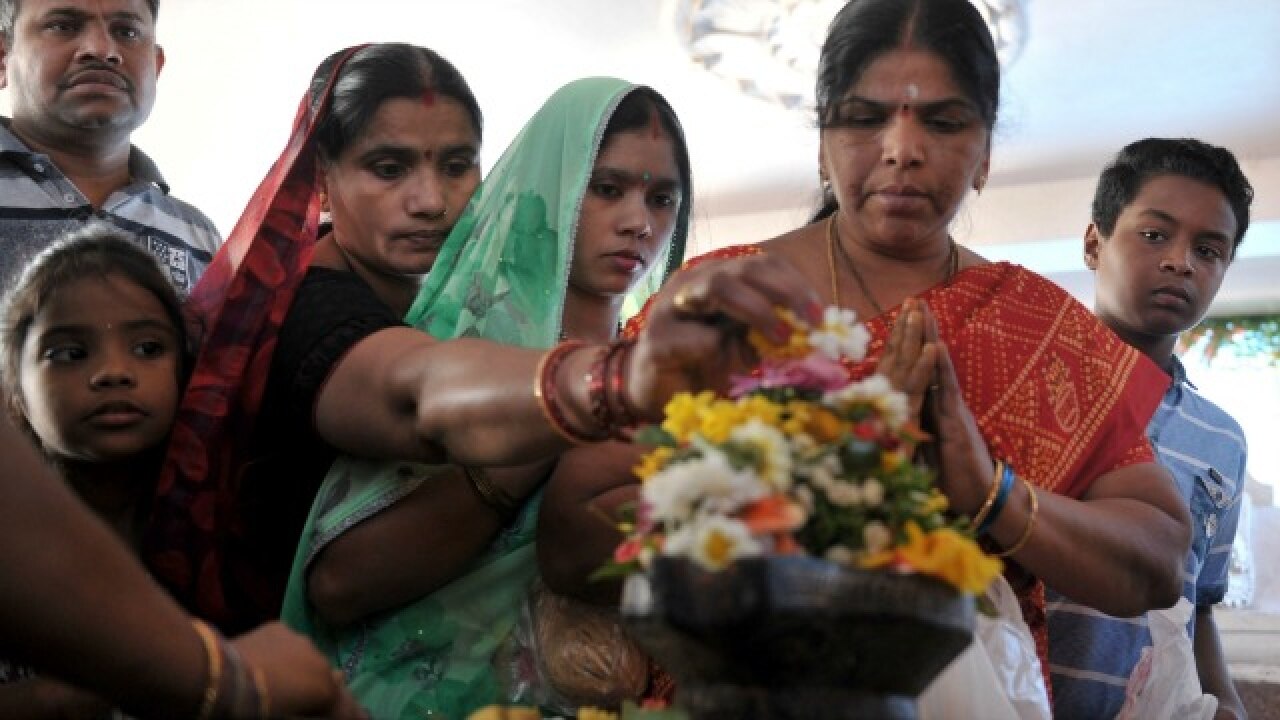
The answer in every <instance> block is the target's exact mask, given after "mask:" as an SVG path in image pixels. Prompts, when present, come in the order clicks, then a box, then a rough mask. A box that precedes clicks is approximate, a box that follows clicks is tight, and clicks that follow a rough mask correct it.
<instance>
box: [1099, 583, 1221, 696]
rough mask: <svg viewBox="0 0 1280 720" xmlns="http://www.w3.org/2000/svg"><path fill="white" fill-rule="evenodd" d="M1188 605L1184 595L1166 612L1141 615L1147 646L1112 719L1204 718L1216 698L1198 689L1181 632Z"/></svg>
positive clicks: (1187, 643)
mask: <svg viewBox="0 0 1280 720" xmlns="http://www.w3.org/2000/svg"><path fill="white" fill-rule="evenodd" d="M1192 612H1194V608H1192V607H1191V602H1190V601H1188V600H1187V599H1186V598H1181V599H1179V600H1178V604H1177V605H1174V606H1173V607H1171V608H1169V609H1167V610H1153V611H1151V612H1149V613H1147V627H1148V628H1149V629H1150V630H1151V647H1148V648H1143V649H1142V657H1141V659H1139V660H1138V664H1137V665H1136V666H1135V667H1134V668H1133V673H1132V674H1131V675H1130V676H1129V684H1128V685H1127V686H1125V690H1124V695H1125V697H1124V706H1123V707H1121V708H1120V714H1119V715H1116V720H1209V719H1210V718H1212V717H1213V715H1214V713H1215V712H1217V710H1218V698H1216V697H1214V696H1212V695H1206V694H1204V693H1202V692H1201V690H1200V677H1199V675H1197V673H1196V658H1195V653H1194V652H1193V650H1192V647H1191V637H1190V636H1189V635H1187V623H1188V622H1189V621H1190V620H1191V613H1192Z"/></svg>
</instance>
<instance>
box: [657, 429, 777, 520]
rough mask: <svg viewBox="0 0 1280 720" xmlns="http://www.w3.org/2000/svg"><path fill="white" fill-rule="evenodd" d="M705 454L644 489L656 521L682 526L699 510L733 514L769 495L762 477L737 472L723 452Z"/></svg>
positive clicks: (663, 474)
mask: <svg viewBox="0 0 1280 720" xmlns="http://www.w3.org/2000/svg"><path fill="white" fill-rule="evenodd" d="M702 452H703V454H702V456H701V457H698V458H694V459H691V460H686V461H684V462H678V463H672V464H671V465H668V466H667V467H665V468H663V469H662V470H661V471H660V472H657V473H654V474H653V475H652V476H651V477H650V478H649V479H648V481H646V482H645V484H644V485H643V486H642V487H641V491H640V492H641V497H642V499H643V500H644V502H645V503H646V504H647V505H648V506H649V509H650V512H651V513H652V514H653V518H654V519H655V520H658V521H662V522H671V523H676V524H679V523H684V522H688V521H689V519H690V518H691V517H692V515H693V514H694V511H695V510H702V511H715V512H726V513H728V512H733V511H734V510H737V509H738V508H739V507H741V506H742V505H743V504H744V503H748V502H751V501H752V500H756V499H758V498H761V497H763V496H764V495H765V494H766V493H767V492H768V487H767V486H765V484H764V483H763V482H762V481H761V480H760V478H758V477H756V476H755V474H753V473H751V472H743V471H739V470H735V469H734V468H733V466H732V465H731V464H730V463H729V459H728V458H726V457H725V456H724V454H723V453H721V452H720V451H718V450H716V449H714V448H711V447H709V446H708V447H704V448H703V450H702Z"/></svg>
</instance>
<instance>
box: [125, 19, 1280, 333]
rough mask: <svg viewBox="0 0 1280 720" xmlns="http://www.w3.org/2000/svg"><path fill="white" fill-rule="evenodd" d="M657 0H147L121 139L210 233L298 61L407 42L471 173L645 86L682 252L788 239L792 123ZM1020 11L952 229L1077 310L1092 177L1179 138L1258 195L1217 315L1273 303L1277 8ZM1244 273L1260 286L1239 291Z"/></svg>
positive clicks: (794, 216) (295, 84)
mask: <svg viewBox="0 0 1280 720" xmlns="http://www.w3.org/2000/svg"><path fill="white" fill-rule="evenodd" d="M676 1H677V0H354V1H353V0H164V2H163V3H162V7H161V12H160V25H159V30H158V32H159V37H160V41H161V43H162V44H163V45H164V46H165V49H166V51H167V55H168V64H167V65H166V67H165V69H164V72H163V74H162V75H161V81H160V94H159V101H158V102H157V105H156V109H155V112H154V113H153V115H152V118H151V120H150V121H149V122H148V123H147V125H146V126H144V127H143V128H142V130H140V131H139V132H138V133H137V135H136V136H135V140H136V141H137V143H138V144H139V145H140V146H142V147H144V148H145V149H146V150H147V151H148V152H149V153H151V154H152V155H153V157H155V158H156V159H157V160H158V162H159V163H160V165H161V168H162V169H163V171H164V172H165V174H166V176H167V177H168V179H169V181H170V182H171V184H172V185H173V187H174V191H175V193H177V194H179V195H180V196H181V197H183V198H185V199H188V200H190V201H191V202H193V203H195V204H197V205H199V206H200V207H201V208H203V209H204V210H205V211H206V212H207V213H208V214H209V215H210V216H211V217H212V218H213V219H214V221H215V222H216V223H217V224H218V226H219V227H220V228H221V229H222V230H223V232H224V233H225V232H228V231H230V229H231V226H232V224H233V223H234V221H235V219H236V217H237V216H238V215H239V213H240V210H241V209H242V208H243V206H244V203H245V201H246V200H247V198H248V197H249V195H250V194H251V193H252V191H253V189H254V188H255V187H256V185H257V182H258V181H259V180H260V179H261V177H262V176H263V174H264V173H265V172H266V170H267V168H268V167H269V166H270V164H271V162H272V161H273V160H274V159H275V157H276V156H277V154H278V153H279V151H280V149H281V147H282V145H283V142H284V140H285V137H286V133H287V132H288V128H289V125H290V123H291V121H292V119H293V115H294V111H295V109H296V107H297V102H298V100H299V98H300V97H301V95H302V92H303V90H304V88H305V86H306V82H307V80H308V78H309V77H310V74H311V71H312V69H313V68H314V67H315V65H316V63H317V62H319V61H320V60H321V59H322V58H323V57H325V56H326V55H327V54H328V53H330V52H332V51H333V50H335V49H338V48H339V47H342V46H345V45H349V44H354V43H359V42H367V41H390V40H395V41H407V42H413V43H417V44H422V45H427V46H429V47H432V48H434V49H435V50H437V51H439V52H440V53H441V54H443V55H444V56H445V57H447V58H449V59H450V60H451V61H452V62H453V63H454V64H455V65H457V67H458V68H459V69H460V70H461V71H462V73H463V74H464V75H465V76H466V77H467V79H468V81H469V82H470V84H471V86H472V89H473V90H474V91H475V93H476V95H477V97H478V99H479V101H480V104H481V107H482V108H483V110H484V114H485V120H486V132H485V140H486V144H485V148H486V149H485V153H484V155H485V159H486V160H487V161H490V162H491V161H493V160H494V159H496V158H497V156H498V155H499V154H500V153H501V150H502V148H503V147H505V146H506V144H507V142H508V141H509V140H510V138H511V137H513V136H514V135H515V133H516V131H517V130H518V129H519V127H520V126H521V125H522V124H523V122H524V120H525V119H526V118H527V117H528V116H529V115H530V114H531V113H532V112H533V111H534V110H535V109H536V108H537V107H538V105H539V104H540V103H541V102H542V100H543V99H545V98H546V97H547V96H548V95H549V94H550V93H551V92H552V91H553V90H554V89H555V88H557V87H559V86H560V85H561V84H563V83H564V82H566V81H568V80H571V79H574V78H577V77H581V76H585V75H616V76H619V77H623V78H626V79H628V80H632V81H635V82H641V83H645V84H649V85H652V86H654V87H655V88H657V89H658V90H659V91H661V92H662V93H663V94H665V95H666V96H667V97H668V99H670V100H671V102H672V104H673V105H674V106H675V108H676V111H677V113H678V114H679V115H680V117H681V119H682V121H683V122H684V124H685V127H686V129H687V133H688V140H689V144H690V149H691V154H692V159H693V165H694V177H695V186H696V200H695V214H696V216H697V218H698V224H697V226H696V228H695V232H696V235H695V241H696V244H697V247H699V248H706V247H709V246H712V245H721V244H727V243H730V242H750V241H754V240H759V239H763V238H765V237H768V236H769V235H771V234H773V233H775V232H778V231H781V230H783V229H786V228H787V227H789V226H794V224H796V223H798V222H800V221H802V220H803V218H804V216H805V213H806V211H807V210H808V209H809V208H810V207H811V205H812V204H813V201H814V200H815V198H816V187H817V183H816V176H817V168H816V155H817V134H816V131H815V130H814V129H813V128H812V121H811V119H809V118H804V117H800V116H796V115H792V114H789V113H787V112H786V111H784V110H782V109H781V108H778V107H774V106H771V105H767V104H766V103H764V102H763V101H759V100H755V99H752V98H748V97H745V96H741V95H739V94H738V93H737V92H736V91H735V90H734V89H733V88H732V87H730V86H729V85H728V84H727V83H726V82H724V81H722V80H720V79H718V78H716V77H714V76H711V75H710V74H708V73H706V72H705V71H703V70H701V69H700V68H698V67H697V66H695V65H693V64H692V63H691V62H690V61H689V60H688V59H687V56H686V55H685V53H684V51H683V48H682V46H681V44H680V40H679V38H678V37H677V35H676V32H675V30H674V27H675V22H674V17H675V3H676ZM1027 10H1028V14H1029V23H1028V26H1029V33H1028V38H1029V39H1028V41H1027V44H1026V47H1025V49H1024V51H1023V53H1022V55H1021V57H1020V58H1019V59H1018V61H1017V62H1016V64H1015V65H1014V66H1013V67H1012V68H1011V69H1010V70H1009V71H1008V72H1007V73H1006V83H1005V86H1004V88H1003V102H1002V116H1001V123H1000V127H999V129H998V131H997V139H996V147H995V152H994V158H993V162H994V165H993V173H992V178H991V186H990V188H989V189H988V191H987V192H985V193H984V194H983V196H982V197H981V198H980V199H978V200H977V201H975V202H973V203H971V205H970V207H969V208H968V209H967V210H966V211H965V212H964V213H963V217H962V219H961V222H960V223H959V224H960V226H961V227H958V228H957V231H956V232H957V235H958V236H960V237H962V238H964V239H966V241H968V242H970V243H972V244H975V245H982V246H983V247H982V248H981V251H983V252H986V253H987V254H988V255H990V256H992V257H1010V258H1013V259H1017V260H1019V261H1021V262H1024V264H1027V265H1029V266H1031V267H1033V268H1035V269H1039V270H1042V271H1044V272H1047V273H1050V274H1051V275H1052V276H1053V277H1054V278H1055V279H1059V280H1060V281H1061V282H1063V283H1064V284H1066V285H1068V286H1069V287H1071V288H1072V289H1073V290H1074V291H1076V292H1077V293H1078V294H1080V295H1081V296H1082V297H1087V295H1088V294H1089V292H1090V291H1089V289H1088V278H1087V275H1086V274H1084V273H1080V272H1076V273H1074V274H1073V273H1072V272H1071V271H1073V270H1076V269H1077V268H1079V267H1080V263H1079V262H1078V259H1079V252H1078V250H1076V249H1075V248H1076V245H1075V243H1076V239H1077V238H1078V237H1079V236H1080V231H1081V230H1083V228H1084V226H1085V224H1086V223H1087V219H1088V203H1089V198H1090V197H1091V194H1092V177H1093V175H1094V174H1095V173H1096V172H1097V171H1098V169H1099V168H1100V167H1101V166H1102V164H1103V163H1104V162H1105V161H1106V159H1107V157H1108V156H1109V155H1111V154H1112V153H1114V152H1115V151H1116V150H1118V149H1119V148H1120V147H1121V146H1122V145H1124V144H1125V143H1127V142H1129V141H1132V140H1134V139H1137V138H1139V137H1143V136H1147V135H1192V136H1197V137H1201V138H1203V139H1206V140H1209V141H1211V142H1215V143H1218V144H1222V145H1226V146H1228V147H1230V148H1231V149H1232V150H1234V151H1235V152H1236V153H1237V155H1238V156H1239V157H1240V158H1241V159H1242V160H1243V161H1244V164H1245V169H1246V172H1247V173H1248V174H1249V175H1250V178H1251V179H1252V180H1253V181H1254V184H1255V186H1257V188H1258V191H1259V192H1258V200H1257V201H1256V203H1255V215H1256V218H1257V221H1258V222H1257V223H1256V226H1255V229H1254V230H1252V231H1251V232H1250V235H1249V236H1248V237H1247V238H1246V241H1245V242H1246V245H1245V249H1246V250H1247V252H1243V253H1242V257H1241V259H1240V260H1239V261H1238V262H1237V263H1236V267H1234V268H1233V269H1232V273H1231V275H1229V276H1228V282H1227V285H1226V286H1225V287H1224V290H1223V293H1222V298H1223V300H1224V303H1223V304H1222V307H1226V308H1229V309H1237V308H1239V307H1248V308H1258V307H1262V306H1268V307H1270V308H1271V309H1274V310H1277V311H1280V288H1276V287H1275V286H1274V285H1275V284H1274V282H1272V281H1271V279H1272V278H1274V277H1276V276H1277V273H1278V272H1280V0H1217V1H1206V0H1027ZM1255 268H1256V272H1255ZM1258 273H1260V275H1259V276H1258V278H1257V280H1258V281H1262V282H1261V284H1259V283H1258V282H1255V280H1252V279H1250V278H1252V277H1253V275H1254V274H1258ZM1081 283H1084V284H1083V285H1082V284H1081ZM1218 309H1221V308H1218Z"/></svg>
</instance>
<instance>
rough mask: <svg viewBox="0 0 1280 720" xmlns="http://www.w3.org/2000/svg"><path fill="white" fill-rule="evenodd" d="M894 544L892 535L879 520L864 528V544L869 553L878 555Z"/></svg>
mask: <svg viewBox="0 0 1280 720" xmlns="http://www.w3.org/2000/svg"><path fill="white" fill-rule="evenodd" d="M892 542H893V535H892V533H890V532H889V528H887V527H885V524H884V523H882V522H880V521H879V520H872V521H871V522H869V523H867V524H866V525H863V526H862V544H863V546H864V547H865V548H866V551H867V552H869V553H878V552H880V551H881V550H886V549H888V547H889V544H890V543H892Z"/></svg>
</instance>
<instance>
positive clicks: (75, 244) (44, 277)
mask: <svg viewBox="0 0 1280 720" xmlns="http://www.w3.org/2000/svg"><path fill="white" fill-rule="evenodd" d="M113 275H114V276H119V277H122V278H124V279H126V280H128V281H130V282H132V283H133V284H135V285H137V286H138V287H140V288H142V289H143V290H146V291H148V292H150V293H151V294H152V295H154V296H155V297H156V299H157V300H159V301H160V304H161V305H162V306H163V307H164V309H165V314H166V315H168V317H169V320H170V321H171V322H172V323H173V329H174V332H175V333H176V334H177V338H178V347H179V348H180V359H179V363H178V367H179V371H178V373H179V377H178V378H177V382H178V383H179V384H185V383H186V379H187V373H188V372H189V371H190V367H191V359H192V352H191V348H190V347H189V346H188V341H187V337H188V335H187V332H186V325H185V323H184V322H183V315H182V302H181V301H180V300H179V299H178V294H177V292H176V291H175V290H174V288H173V285H171V284H170V283H169V280H168V279H167V278H166V277H165V274H164V271H163V270H162V269H161V268H160V265H159V264H158V263H157V262H156V258H155V257H154V256H152V255H151V254H150V253H148V252H147V251H146V250H143V249H142V248H141V247H139V246H138V245H136V244H135V243H134V242H132V241H131V240H130V239H129V238H128V236H127V235H125V234H123V233H121V232H120V231H118V230H116V229H114V228H111V227H109V226H106V225H91V226H89V227H87V228H85V229H83V230H79V231H76V232H73V233H71V234H68V235H66V236H64V237H62V238H61V239H59V240H58V241H56V242H55V243H53V244H52V245H50V246H49V247H48V248H46V249H45V250H43V251H42V252H41V253H40V254H39V255H37V256H35V257H34V258H33V259H32V260H31V262H30V263H28V264H27V266H26V267H25V268H23V270H22V273H21V275H19V277H18V281H17V282H16V283H15V284H14V285H13V287H12V288H11V289H10V290H9V292H8V294H7V295H6V296H5V299H4V303H3V305H2V306H0V307H2V309H0V392H3V394H4V402H5V405H6V408H7V410H8V412H9V415H10V417H12V418H13V421H14V422H15V423H16V424H17V425H18V426H19V427H21V428H23V430H25V431H26V432H27V434H28V435H30V436H31V437H32V438H33V439H34V440H35V441H36V443H37V444H38V445H40V446H41V447H43V446H44V443H42V442H40V438H38V437H36V435H35V433H34V431H33V430H32V429H31V424H30V423H29V422H28V421H27V416H26V410H25V408H24V403H23V398H22V378H21V377H20V373H21V368H22V347H23V345H24V344H25V343H26V341H27V332H28V331H29V330H30V329H31V324H32V323H33V322H35V319H36V316H37V315H39V314H40V310H41V309H42V308H43V307H44V306H45V305H46V304H47V303H48V302H49V299H50V298H52V297H53V295H54V293H57V292H58V291H59V290H60V289H61V288H64V287H66V286H67V285H70V284H71V283H74V282H77V281H79V280H82V279H84V278H87V277H93V278H106V277H109V276H113Z"/></svg>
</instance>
